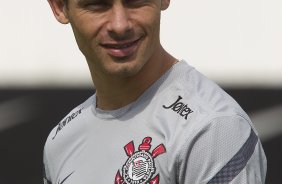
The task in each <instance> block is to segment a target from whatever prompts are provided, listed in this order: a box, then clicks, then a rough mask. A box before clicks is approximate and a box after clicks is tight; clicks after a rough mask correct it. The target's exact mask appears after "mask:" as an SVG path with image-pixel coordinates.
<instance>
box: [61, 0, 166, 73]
mask: <svg viewBox="0 0 282 184" xmlns="http://www.w3.org/2000/svg"><path fill="white" fill-rule="evenodd" d="M164 1H165V2H166V4H164V3H163V2H161V0H69V2H68V7H67V8H65V14H66V17H67V18H68V20H69V22H70V23H71V26H72V28H73V31H74V35H75V38H76V40H77V43H78V46H79V48H80V50H81V51H82V53H83V54H84V55H85V57H86V59H87V61H88V64H89V66H90V68H91V72H92V73H94V75H95V76H99V75H100V74H111V75H116V76H121V77H127V76H133V75H135V74H137V73H138V72H139V71H140V70H141V69H142V68H143V66H144V65H145V64H146V63H148V62H150V61H153V60H154V58H155V59H156V57H157V55H159V54H160V53H159V50H160V47H161V46H160V40H159V29H160V11H161V10H162V9H166V8H167V6H168V4H169V3H168V2H169V1H168V0H164Z"/></svg>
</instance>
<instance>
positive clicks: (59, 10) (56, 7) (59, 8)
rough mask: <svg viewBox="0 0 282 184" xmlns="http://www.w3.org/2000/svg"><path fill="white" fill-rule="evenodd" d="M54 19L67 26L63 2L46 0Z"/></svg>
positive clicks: (62, 0) (61, 0)
mask: <svg viewBox="0 0 282 184" xmlns="http://www.w3.org/2000/svg"><path fill="white" fill-rule="evenodd" d="M48 2H49V5H50V6H51V9H52V11H53V14H54V16H55V18H56V19H57V20H58V21H59V22H60V23H62V24H68V23H69V19H68V16H67V14H66V3H65V1H64V0H48Z"/></svg>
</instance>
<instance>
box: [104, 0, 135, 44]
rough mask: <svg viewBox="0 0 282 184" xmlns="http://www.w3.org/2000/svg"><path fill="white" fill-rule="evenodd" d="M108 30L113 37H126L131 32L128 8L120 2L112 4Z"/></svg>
mask: <svg viewBox="0 0 282 184" xmlns="http://www.w3.org/2000/svg"><path fill="white" fill-rule="evenodd" d="M109 19H110V20H109V22H108V27H107V29H108V32H109V34H110V36H111V37H113V38H114V39H117V40H119V39H126V38H128V37H130V34H132V22H131V18H130V13H129V10H128V9H127V8H126V7H124V6H123V5H122V4H119V5H114V6H113V7H112V9H111V14H110V16H109Z"/></svg>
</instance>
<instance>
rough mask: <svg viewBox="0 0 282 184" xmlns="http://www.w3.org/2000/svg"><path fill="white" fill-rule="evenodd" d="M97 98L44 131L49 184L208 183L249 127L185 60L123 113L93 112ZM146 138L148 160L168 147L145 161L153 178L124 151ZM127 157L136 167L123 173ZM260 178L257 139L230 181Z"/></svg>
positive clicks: (263, 165)
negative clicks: (123, 183) (120, 183)
mask: <svg viewBox="0 0 282 184" xmlns="http://www.w3.org/2000/svg"><path fill="white" fill-rule="evenodd" d="M95 100H96V96H95V94H94V95H93V96H92V97H90V98H89V99H88V100H87V101H86V102H84V103H83V104H81V105H79V106H78V107H77V108H75V109H74V110H73V111H72V112H70V113H69V114H68V115H67V116H66V118H64V119H63V120H62V121H61V122H60V123H59V125H58V126H57V127H55V128H54V129H53V130H52V132H51V133H50V135H49V137H48V139H47V142H46V145H45V148H44V164H45V170H46V179H48V180H49V181H50V182H52V183H53V184H57V183H58V182H59V183H60V182H62V181H63V180H64V179H65V178H66V179H65V180H64V184H78V183H81V184H93V183H95V184H96V183H99V184H110V183H115V178H116V176H117V173H120V175H121V177H123V179H124V177H125V176H128V177H133V175H134V177H135V179H136V178H137V179H136V183H138V182H140V181H142V180H141V179H140V178H138V177H137V176H140V177H141V176H144V178H145V174H144V173H143V174H142V172H146V173H147V174H149V176H148V177H149V180H148V181H146V182H149V181H152V180H153V179H154V178H155V177H157V175H158V176H159V183H160V184H204V183H208V182H209V181H210V180H211V179H212V178H213V177H214V176H215V175H216V174H217V173H218V172H220V170H221V169H222V168H223V167H224V166H225V165H226V164H227V163H228V161H229V160H230V159H232V157H233V156H234V155H235V154H236V153H237V152H238V151H239V150H240V148H241V147H242V146H243V145H244V143H245V142H246V141H247V139H248V137H249V135H250V132H251V130H252V129H253V130H254V127H253V125H252V123H251V121H250V119H249V118H248V116H247V115H246V114H245V112H244V111H243V110H242V109H241V108H240V106H239V105H238V104H237V103H236V102H235V101H234V100H233V99H232V98H231V97H230V96H229V95H227V94H226V93H225V92H224V91H223V90H222V89H221V88H219V87H218V86H217V85H216V84H215V83H213V82H211V81H210V80H208V79H206V78H205V77H204V76H203V75H202V74H200V73H199V72H198V71H196V70H195V69H194V68H193V67H191V66H189V65H188V64H187V63H186V62H185V61H180V62H178V63H177V64H175V65H174V66H173V67H172V68H171V69H170V70H169V71H167V72H166V73H165V74H164V75H163V76H162V77H161V78H160V79H159V80H158V81H156V82H155V83H154V84H153V85H152V86H151V87H150V88H149V89H148V90H146V91H145V92H144V93H143V94H142V95H141V96H140V97H139V98H138V99H137V100H136V101H135V102H133V103H131V104H129V105H128V106H126V107H124V108H121V109H118V110H115V111H103V110H100V109H96V101H95ZM173 104H174V105H173ZM254 131H255V130H254ZM146 137H150V138H151V142H150V143H151V148H150V149H149V150H148V151H147V153H148V154H150V155H151V156H152V154H153V150H154V149H155V148H156V147H157V146H159V145H161V144H163V145H164V147H165V150H166V152H165V153H162V154H160V155H158V156H157V157H155V158H153V160H154V161H153V162H154V163H151V162H149V161H148V162H147V163H150V164H153V165H154V166H155V171H154V172H152V173H150V172H149V171H148V168H149V165H148V164H147V165H146V164H145V162H143V160H144V157H142V158H141V157H138V159H133V158H132V157H133V156H134V155H131V156H128V155H127V154H126V153H127V152H126V151H125V149H124V147H125V146H126V145H127V144H128V143H130V142H131V141H133V143H134V148H135V149H134V151H133V153H132V154H134V153H137V152H138V147H139V145H140V144H141V143H142V141H143V140H144V138H146ZM130 158H132V159H133V162H134V164H135V165H131V166H130V167H128V168H129V170H130V172H129V171H128V172H127V171H124V169H123V166H124V165H126V163H127V161H128V160H130ZM142 159H143V160H142ZM140 160H141V161H140ZM128 164H129V163H128ZM142 164H143V165H142ZM144 164H145V165H144ZM135 166H136V168H137V169H136V170H134V169H133V168H135ZM134 172H135V174H134ZM138 172H139V174H138ZM71 173H72V174H71ZM124 173H126V174H124ZM136 173H137V174H136ZM70 174H71V175H70ZM69 175H70V176H69ZM129 175H131V176H129ZM265 175H266V158H265V155H264V152H263V149H262V146H261V143H260V141H258V142H257V145H256V147H255V150H254V151H253V155H252V157H251V159H249V160H248V163H247V165H246V167H245V168H244V169H243V170H242V171H241V172H240V173H239V174H238V175H237V176H236V177H235V178H234V179H233V180H232V183H233V184H235V183H238V184H239V183H240V184H241V183H250V184H253V183H254V181H256V183H264V180H265ZM67 176H68V177H67ZM46 181H47V180H46ZM132 183H133V182H132Z"/></svg>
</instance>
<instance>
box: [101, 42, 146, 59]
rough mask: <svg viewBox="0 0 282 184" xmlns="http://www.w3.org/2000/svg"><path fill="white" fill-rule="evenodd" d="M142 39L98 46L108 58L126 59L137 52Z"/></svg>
mask: <svg viewBox="0 0 282 184" xmlns="http://www.w3.org/2000/svg"><path fill="white" fill-rule="evenodd" d="M141 39H142V37H140V38H138V39H136V40H134V41H127V42H123V43H122V42H121V43H105V44H100V45H101V46H102V47H103V48H104V49H105V50H106V51H107V53H108V54H109V55H110V56H113V57H118V58H121V57H128V56H130V55H132V54H133V53H135V51H137V49H138V46H139V43H140V41H141Z"/></svg>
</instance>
